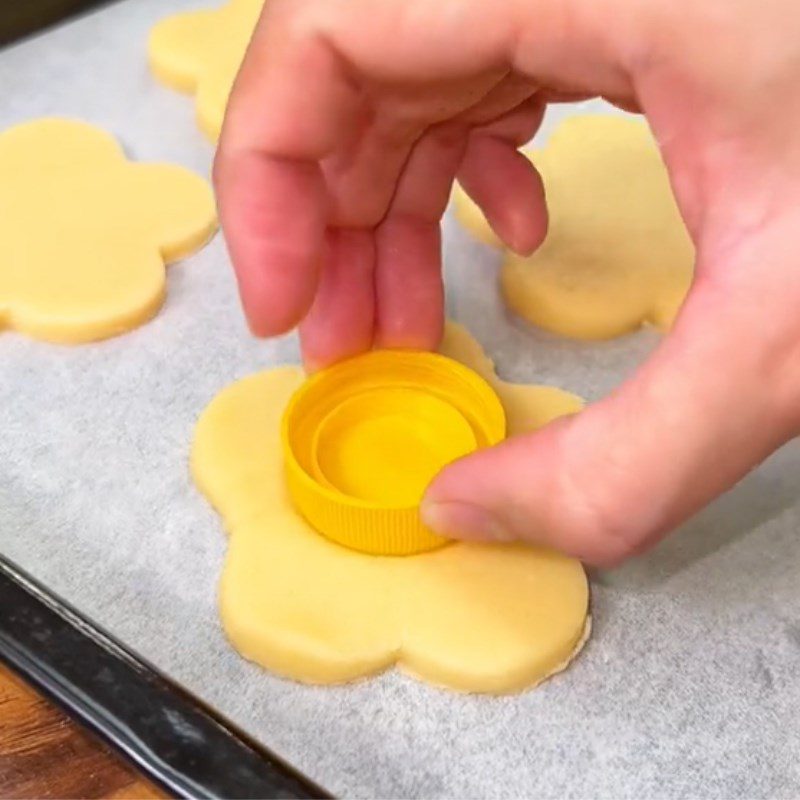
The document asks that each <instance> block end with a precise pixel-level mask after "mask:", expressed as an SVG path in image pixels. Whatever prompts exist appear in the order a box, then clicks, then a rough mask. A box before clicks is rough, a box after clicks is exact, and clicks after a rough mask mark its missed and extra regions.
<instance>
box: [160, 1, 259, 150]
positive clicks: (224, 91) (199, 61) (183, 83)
mask: <svg viewBox="0 0 800 800" xmlns="http://www.w3.org/2000/svg"><path fill="white" fill-rule="evenodd" d="M263 5H264V0H228V2H227V3H225V5H223V6H220V7H219V8H217V9H212V10H202V11H188V12H185V13H183V14H175V15H173V16H171V17H167V18H166V19H164V20H162V21H161V22H159V23H158V24H157V25H155V26H154V27H153V30H152V31H151V32H150V41H149V44H148V54H149V60H150V68H151V69H152V71H153V74H154V75H155V76H156V78H158V80H160V81H161V82H162V83H164V84H166V85H167V86H170V87H172V88H173V89H177V90H178V91H179V92H187V93H191V94H194V95H195V107H196V114H197V123H198V125H199V126H200V128H201V130H202V131H203V132H204V133H205V134H206V135H207V136H208V137H209V138H210V139H211V140H212V141H216V140H217V138H218V137H219V132H220V129H221V128H222V118H223V116H224V115H225V106H226V104H227V102H228V94H230V91H231V87H232V86H233V80H234V78H235V77H236V73H237V72H238V70H239V65H240V64H241V62H242V58H243V57H244V51H245V48H246V47H247V44H248V42H249V41H250V35H251V34H252V32H253V28H254V27H255V24H256V21H257V20H258V15H259V13H260V11H261V8H262V7H263Z"/></svg>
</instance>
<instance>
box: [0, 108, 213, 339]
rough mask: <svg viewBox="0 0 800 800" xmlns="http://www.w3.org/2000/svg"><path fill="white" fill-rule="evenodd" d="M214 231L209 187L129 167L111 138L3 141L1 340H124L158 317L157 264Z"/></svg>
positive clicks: (32, 130) (90, 130) (23, 131)
mask: <svg viewBox="0 0 800 800" xmlns="http://www.w3.org/2000/svg"><path fill="white" fill-rule="evenodd" d="M215 228H216V213H215V210H214V198H213V195H212V192H211V188H210V187H209V185H208V183H207V182H206V181H204V180H202V179H201V178H200V177H198V176H197V175H194V174H193V173H191V172H189V171H188V170H185V169H183V168H182V167H177V166H173V165H171V164H133V163H131V162H129V161H127V160H126V159H125V155H124V154H123V152H122V150H121V149H120V146H119V145H118V144H117V142H116V141H115V140H114V138H113V137H112V136H111V135H109V134H108V133H105V132H104V131H102V130H99V129H98V128H94V127H92V126H91V125H87V124H85V123H82V122H76V121H72V120H66V119H39V120H35V121H32V122H27V123H24V124H22V125H17V126H16V127H13V128H9V129H8V130H6V131H4V132H3V133H0V328H3V327H7V328H13V329H15V330H17V331H20V332H23V333H26V334H29V335H30V336H34V337H36V338H40V339H46V340H48V341H51V342H86V341H91V340H96V339H103V338H106V337H108V336H113V335H115V334H118V333H121V332H123V331H126V330H129V329H130V328H133V327H135V326H136V325H139V324H141V323H142V322H144V321H145V320H147V319H149V318H150V317H151V316H152V315H153V314H155V312H156V311H157V310H158V309H159V307H160V306H161V303H162V301H163V298H164V291H165V274H164V264H165V262H170V261H175V260H177V259H179V258H181V257H182V256H184V255H186V254H188V253H191V252H192V251H194V250H196V249H197V248H199V247H200V246H201V245H202V244H203V243H204V242H205V241H206V240H207V239H208V238H209V236H211V234H212V233H213V232H214V230H215Z"/></svg>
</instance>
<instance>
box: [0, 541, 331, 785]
mask: <svg viewBox="0 0 800 800" xmlns="http://www.w3.org/2000/svg"><path fill="white" fill-rule="evenodd" d="M0 661H3V662H4V663H5V664H7V665H8V666H9V667H10V668H11V669H12V670H13V671H14V672H16V673H17V674H19V675H20V676H21V677H23V678H24V679H25V680H26V681H28V682H29V683H30V684H32V685H33V686H34V687H35V688H37V689H38V690H39V691H40V692H41V693H42V694H44V695H45V696H46V697H48V698H49V699H50V700H52V701H53V702H54V703H55V704H56V705H58V706H60V707H61V708H62V709H64V711H66V712H67V713H68V714H69V715H70V716H71V717H73V718H74V719H76V720H78V721H79V722H81V723H82V724H84V725H86V726H87V727H88V728H89V729H90V730H92V731H93V732H94V733H96V734H97V735H98V736H99V737H100V738H101V739H103V740H104V741H106V742H107V743H108V744H110V745H111V746H112V747H114V748H115V749H116V750H118V751H119V752H120V753H122V754H123V756H124V757H126V758H127V759H128V760H130V761H132V762H133V763H134V764H135V765H136V767H137V768H138V769H139V770H140V771H141V772H142V773H143V774H144V775H146V776H147V777H148V778H149V779H150V780H151V781H152V782H153V783H155V784H157V785H159V786H161V787H162V788H163V789H165V790H166V791H167V792H169V793H170V794H171V795H173V796H176V797H187V798H189V797H191V798H217V797H219V798H234V797H268V798H300V797H330V795H329V794H328V793H327V792H326V791H325V790H324V789H322V788H321V787H320V786H318V785H316V784H315V783H314V782H313V781H312V780H311V779H309V778H307V777H306V776H304V775H302V774H301V773H300V772H299V771H297V770H295V769H293V768H292V767H291V766H289V765H288V764H287V763H286V762H284V761H282V760H281V759H280V758H279V757H278V756H277V755H275V754H274V753H272V752H270V751H269V750H267V749H266V748H264V747H262V746H261V745H259V744H258V743H256V742H254V741H253V740H252V739H250V738H249V737H248V736H247V735H246V734H244V733H243V732H242V731H240V730H238V729H237V728H236V727H235V726H234V725H232V724H231V723H230V722H228V721H226V720H225V719H223V718H222V717H221V716H220V715H218V714H217V713H216V712H215V711H213V710H212V709H210V708H209V707H208V706H206V705H205V704H204V703H202V702H201V701H200V700H199V699H198V698H196V697H194V696H193V695H191V694H189V693H188V692H186V691H185V690H184V689H182V688H180V687H179V686H177V685H176V684H175V683H173V682H172V681H170V680H169V679H168V678H167V677H166V676H164V675H162V674H161V673H159V672H158V670H157V669H156V668H155V667H153V666H151V665H150V664H147V663H146V662H145V661H144V660H142V659H141V658H139V657H138V656H137V655H136V654H134V653H132V652H131V651H130V650H128V649H127V648H126V647H125V646H124V645H123V644H122V643H120V642H119V641H117V640H116V639H114V638H113V637H112V636H111V635H109V634H108V633H106V632H105V631H102V630H101V629H100V628H98V627H97V626H96V625H94V624H93V623H92V622H90V621H89V620H88V619H87V618H86V617H84V616H83V615H82V614H80V613H79V612H78V611H77V610H76V609H74V608H72V607H71V606H70V605H69V604H68V603H66V602H64V601H63V600H61V599H60V598H58V597H56V596H55V595H53V594H52V593H51V592H49V591H47V590H46V589H45V588H44V587H43V586H41V585H40V584H39V583H37V582H36V581H35V580H34V579H33V578H32V577H31V576H30V575H27V574H26V573H25V572H23V571H22V570H21V569H20V568H19V567H17V566H16V565H14V564H13V563H11V562H10V561H8V560H7V559H5V558H3V557H2V556H0Z"/></svg>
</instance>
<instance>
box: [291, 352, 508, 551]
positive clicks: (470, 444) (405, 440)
mask: <svg viewBox="0 0 800 800" xmlns="http://www.w3.org/2000/svg"><path fill="white" fill-rule="evenodd" d="M505 429H506V421H505V413H504V411H503V406H502V405H501V404H500V400H499V399H498V397H497V395H496V394H495V392H494V390H493V389H492V387H491V386H489V384H488V383H486V381H484V380H483V378H481V377H480V376H479V375H477V374H476V373H474V372H473V371H472V370H470V369H468V368H467V367H465V366H464V365H463V364H459V363H458V362H457V361H453V360H451V359H449V358H445V356H441V355H438V354H436V353H422V352H416V351H406V350H377V351H373V352H371V353H366V354H364V355H362V356H357V357H356V358H351V359H349V360H347V361H343V362H340V363H339V364H336V365H335V366H333V367H329V368H328V369H326V370H323V371H322V372H319V373H317V374H316V375H313V376H312V377H311V378H309V379H308V380H307V381H305V383H304V384H303V385H302V386H301V387H300V388H299V389H298V390H297V392H296V393H295V394H294V396H293V397H292V399H291V400H290V402H289V405H288V406H287V408H286V412H285V413H284V417H283V427H282V436H283V449H284V460H285V465H286V482H287V487H288V490H289V495H290V497H291V498H292V502H293V503H294V505H295V507H296V508H297V510H298V511H299V512H300V513H301V514H302V515H303V517H305V519H306V520H307V521H308V522H309V523H310V524H311V525H312V527H314V528H315V529H316V530H317V531H319V532H320V533H322V534H323V535H324V536H327V537H328V538H329V539H332V540H333V541H335V542H338V543H339V544H341V545H344V546H345V547H350V548H352V549H354V550H360V551H362V552H365V553H372V554H375V555H407V554H411V553H419V552H423V551H425V550H432V549H434V548H436V547H441V546H442V545H443V544H446V541H447V540H445V539H443V538H442V537H441V536H437V535H436V534H434V533H433V532H432V531H430V530H428V529H427V528H425V526H424V525H423V524H422V522H421V520H420V517H419V502H420V500H421V499H422V495H423V494H424V492H425V489H426V488H427V486H428V484H429V483H430V482H431V480H432V479H433V477H434V476H435V475H436V473H438V472H439V470H441V469H442V467H444V466H445V465H446V464H449V463H450V462H451V461H454V460H455V459H457V458H460V457H461V456H464V455H466V454H467V453H471V452H472V451H473V450H476V449H478V448H480V447H487V446H489V445H492V444H496V443H497V442H499V441H501V440H502V439H503V438H504V437H505Z"/></svg>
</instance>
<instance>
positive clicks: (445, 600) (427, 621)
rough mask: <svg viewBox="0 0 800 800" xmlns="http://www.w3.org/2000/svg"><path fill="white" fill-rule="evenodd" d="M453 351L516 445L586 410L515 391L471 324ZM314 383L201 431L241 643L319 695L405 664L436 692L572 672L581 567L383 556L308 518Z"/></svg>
mask: <svg viewBox="0 0 800 800" xmlns="http://www.w3.org/2000/svg"><path fill="white" fill-rule="evenodd" d="M440 351H441V352H442V354H444V355H446V356H449V357H450V358H453V359H455V360H458V361H460V362H462V363H463V364H465V365H466V366H468V367H470V368H471V369H473V370H475V371H476V372H478V373H479V374H480V375H482V376H483V377H484V378H485V379H486V380H487V381H489V382H490V383H491V384H492V385H493V387H494V389H495V391H496V392H497V394H498V395H499V397H500V399H501V401H502V403H503V405H504V408H505V411H506V418H507V422H508V428H509V433H510V434H514V433H520V432H524V431H530V430H535V429H536V428H538V427H541V426H542V425H545V424H547V423H548V422H550V421H551V420H553V419H555V418H557V417H559V416H562V415H564V414H569V413H574V412H576V411H578V410H579V409H580V407H581V403H580V400H579V399H578V398H576V397H575V396H574V395H571V394H569V393H567V392H564V391H561V390H560V389H556V388H552V387H539V386H515V385H510V384H507V383H504V382H503V381H500V380H499V379H498V378H497V377H496V375H495V373H494V369H493V365H492V363H491V361H490V360H489V359H488V358H487V357H486V356H485V355H484V353H483V351H482V349H481V348H480V346H479V345H478V344H477V342H476V341H475V340H474V339H473V338H472V337H471V336H470V335H469V334H468V333H467V332H466V330H465V329H463V328H461V327H460V326H457V325H454V324H452V323H451V324H449V325H448V326H447V332H446V335H445V339H444V342H443V344H442V347H441V348H440ZM303 379H304V376H303V372H302V370H301V369H300V368H299V367H281V368H277V369H273V370H269V371H267V372H263V373H259V374H256V375H252V376H250V377H247V378H244V379H242V380H240V381H238V382H236V383H234V384H232V385H231V386H229V387H228V388H226V389H224V390H223V391H222V392H221V393H220V394H219V395H218V396H217V397H216V398H215V399H214V400H213V401H212V402H211V404H210V405H209V406H208V407H207V408H206V410H205V411H204V412H203V414H202V416H201V418H200V420H199V422H198V425H197V430H196V433H195V439H194V444H193V448H192V458H191V463H192V472H193V475H194V477H195V480H196V482H197V484H198V485H199V487H200V488H201V490H202V491H203V492H204V494H205V495H206V496H207V497H208V499H209V500H210V501H211V503H212V504H213V505H214V507H215V508H216V509H217V510H218V511H219V513H220V514H221V516H222V518H223V521H224V524H225V527H226V529H227V530H228V532H229V533H230V544H229V549H228V553H227V556H226V563H225V567H224V570H223V575H222V580H221V585H220V611H221V617H222V624H223V627H224V629H225V631H226V633H227V635H228V637H229V639H230V641H231V642H232V644H233V645H234V646H235V647H236V648H237V649H238V650H239V651H240V652H241V653H242V655H243V656H245V657H246V658H248V659H251V660H253V661H255V662H257V663H259V664H261V665H263V666H264V667H266V668H268V669H270V670H272V671H274V672H276V673H278V674H280V675H283V676H286V677H289V678H292V679H295V680H298V681H304V682H308V683H317V684H332V683H342V682H346V681H351V680H354V679H356V678H360V677H364V676H368V675H372V674H375V673H377V672H380V671H382V670H384V669H386V668H388V667H390V666H392V665H395V664H396V665H397V666H398V667H399V668H400V669H402V670H404V671H405V672H407V673H410V674H413V675H415V676H417V677H419V678H421V679H423V680H425V681H428V682H430V683H433V684H436V685H440V686H445V687H449V688H451V689H456V690H460V691H468V692H491V693H503V692H511V691H517V690H521V689H524V688H527V687H530V686H533V685H535V684H537V683H538V682H540V681H541V680H543V679H544V678H546V677H548V676H549V675H552V674H553V673H555V672H558V671H559V670H561V669H563V668H564V667H565V666H566V665H567V664H568V663H569V661H570V660H571V659H572V657H573V656H574V655H575V654H576V653H577V651H578V650H579V649H580V648H581V646H582V644H583V642H584V641H585V638H586V636H587V634H588V628H589V622H588V600H589V592H588V585H587V581H586V575H585V573H584V571H583V567H582V566H581V564H580V563H579V562H578V561H576V560H574V559H571V558H567V557H566V556H563V555H560V554H558V553H554V552H552V551H550V550H546V549H544V548H537V547H524V546H521V545H488V544H486V545H478V544H471V543H462V542H456V543H453V544H451V545H448V546H447V547H444V548H442V549H439V550H435V551H430V552H426V553H420V554H417V555H410V556H375V555H368V554H365V553H360V552H357V551H354V550H349V549H347V548H344V547H341V546H339V545H337V544H334V543H333V542H331V541H329V540H327V539H326V538H324V537H323V536H321V535H320V534H318V533H316V532H315V531H314V530H313V529H312V528H311V527H310V526H309V525H308V524H307V523H306V522H305V521H304V520H303V519H302V518H301V517H300V516H299V515H298V514H297V513H296V512H295V511H294V509H293V507H292V505H291V502H290V500H289V497H288V493H287V491H286V486H285V481H284V473H283V463H282V452H281V439H280V421H281V417H282V415H283V411H284V408H285V407H286V404H287V403H288V401H289V399H290V397H291V396H292V394H293V393H294V392H295V391H296V389H297V388H298V387H299V386H300V385H301V383H302V382H303Z"/></svg>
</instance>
